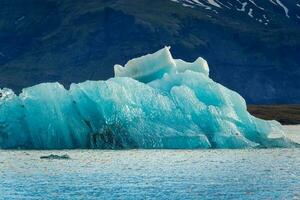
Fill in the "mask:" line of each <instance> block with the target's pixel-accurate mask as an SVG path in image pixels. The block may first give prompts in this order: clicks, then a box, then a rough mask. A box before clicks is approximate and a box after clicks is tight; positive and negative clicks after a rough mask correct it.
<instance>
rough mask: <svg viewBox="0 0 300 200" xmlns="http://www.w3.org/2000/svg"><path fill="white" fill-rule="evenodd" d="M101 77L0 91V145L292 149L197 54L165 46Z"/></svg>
mask: <svg viewBox="0 0 300 200" xmlns="http://www.w3.org/2000/svg"><path fill="white" fill-rule="evenodd" d="M114 70H115V77H114V78H111V79H109V80H106V81H86V82H83V83H79V84H72V85H71V86H70V89H69V90H66V89H65V88H64V87H63V86H62V85H61V84H59V83H42V84H39V85H36V86H33V87H29V88H25V89H23V90H22V93H21V94H20V95H19V96H18V95H16V94H14V92H13V91H12V90H10V89H7V88H4V89H0V148H2V149H13V148H22V149H66V148H99V149H130V148H150V149H151V148H153V149H155V148H175V149H176V148H178V149H197V148H255V147H264V148H268V147H293V146H294V145H295V144H294V143H293V142H292V141H291V140H290V139H288V138H287V137H286V136H285V134H284V131H283V129H282V126H281V124H280V123H278V122H277V121H265V120H261V119H258V118H255V117H254V116H251V115H250V114H249V113H248V112H247V107H246V103H245V100H244V99H243V98H242V97H241V96H240V95H239V94H238V93H236V92H234V91H232V90H230V89H228V88H226V87H224V86H222V85H221V84H219V83H216V82H214V81H213V80H212V79H210V78H209V68H208V64H207V62H206V61H205V60H204V59H203V58H198V59H197V60H196V61H195V62H193V63H189V62H185V61H183V60H180V59H173V58H172V55H171V53H170V48H169V47H165V48H163V49H161V50H159V51H157V52H155V53H153V54H148V55H145V56H142V57H139V58H135V59H132V60H130V61H129V62H128V63H127V64H126V65H125V66H124V67H122V66H120V65H115V66H114Z"/></svg>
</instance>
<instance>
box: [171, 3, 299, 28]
mask: <svg viewBox="0 0 300 200" xmlns="http://www.w3.org/2000/svg"><path fill="white" fill-rule="evenodd" d="M171 1H173V2H177V3H180V4H182V5H183V6H185V7H190V8H195V9H205V10H209V11H211V13H212V14H218V13H221V12H228V11H230V12H233V13H234V12H236V13H238V12H240V13H243V14H244V15H245V16H247V17H249V18H251V19H252V20H254V21H257V22H259V23H262V24H264V25H265V26H267V25H268V24H269V23H270V22H272V20H275V19H274V18H273V16H274V12H275V13H276V14H278V15H281V17H285V18H288V19H290V20H293V21H295V22H298V23H299V24H300V1H299V0H171Z"/></svg>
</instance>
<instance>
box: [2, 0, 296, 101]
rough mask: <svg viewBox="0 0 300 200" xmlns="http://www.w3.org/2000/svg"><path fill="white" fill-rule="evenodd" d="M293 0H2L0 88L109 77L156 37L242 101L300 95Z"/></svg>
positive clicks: (151, 46) (154, 44) (153, 45)
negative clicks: (205, 67) (200, 62)
mask: <svg viewBox="0 0 300 200" xmlns="http://www.w3.org/2000/svg"><path fill="white" fill-rule="evenodd" d="M299 16H300V0H105V1H104V0H101V1H99V0H88V1H79V0H78V1H74V0H64V1H61V0H43V1H41V0H40V1H38V0H26V1H25V0H1V1H0V30H1V31H0V44H1V45H0V88H3V87H8V88H12V89H14V90H15V91H17V92H19V91H20V90H21V89H22V88H24V87H27V86H32V85H35V84H38V83H41V82H48V81H49V82H55V81H58V82H60V83H62V84H63V85H64V86H66V87H69V85H70V83H72V82H82V81H85V80H88V79H89V80H99V79H107V78H110V77H112V76H113V66H114V64H121V65H124V64H125V62H126V61H128V60H130V59H132V58H134V57H138V56H141V55H144V54H147V53H149V52H154V51H156V50H157V49H160V48H162V47H164V46H171V52H172V54H173V55H174V58H183V59H184V60H187V61H193V60H195V59H196V58H197V57H198V56H201V57H203V58H205V59H206V60H207V61H208V63H209V65H210V66H209V67H210V76H211V77H212V78H213V79H214V80H216V81H217V82H219V83H221V84H223V85H225V86H227V87H229V88H230V89H233V90H235V91H237V92H239V93H240V94H241V95H242V96H243V97H245V99H246V100H247V103H260V104H267V103H295V104H296V103H300V93H299V91H300V81H299V80H300V56H299V52H300V19H299Z"/></svg>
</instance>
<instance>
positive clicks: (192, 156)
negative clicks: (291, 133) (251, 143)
mask: <svg viewBox="0 0 300 200" xmlns="http://www.w3.org/2000/svg"><path fill="white" fill-rule="evenodd" d="M51 153H54V154H65V153H67V154H68V155H69V156H70V157H71V159H70V160H44V159H40V156H43V155H49V154H51ZM0 199H243V200H244V199H300V149H261V150H195V151H181V150H130V151H100V150H99V151H95V150H94V151H92V150H91V151H88V150H85V151H83V150H82V151H80V150H73V151H0Z"/></svg>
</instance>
